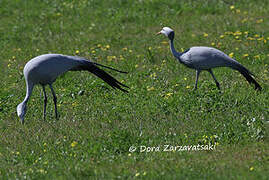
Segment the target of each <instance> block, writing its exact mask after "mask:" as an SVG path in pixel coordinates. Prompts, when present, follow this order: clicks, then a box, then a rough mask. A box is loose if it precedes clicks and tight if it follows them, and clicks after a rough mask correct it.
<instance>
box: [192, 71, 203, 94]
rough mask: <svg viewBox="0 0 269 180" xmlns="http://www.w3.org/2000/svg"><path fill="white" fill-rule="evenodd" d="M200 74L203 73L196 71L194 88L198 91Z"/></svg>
mask: <svg viewBox="0 0 269 180" xmlns="http://www.w3.org/2000/svg"><path fill="white" fill-rule="evenodd" d="M200 72H201V70H196V79H195V86H194V89H193V90H196V89H197V84H198V79H199V75H200Z"/></svg>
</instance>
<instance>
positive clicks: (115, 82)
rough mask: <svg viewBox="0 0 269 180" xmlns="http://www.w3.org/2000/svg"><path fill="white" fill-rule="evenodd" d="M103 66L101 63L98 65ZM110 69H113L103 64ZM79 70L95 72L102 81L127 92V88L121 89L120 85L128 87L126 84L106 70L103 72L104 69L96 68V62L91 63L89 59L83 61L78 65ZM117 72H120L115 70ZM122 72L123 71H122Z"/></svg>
mask: <svg viewBox="0 0 269 180" xmlns="http://www.w3.org/2000/svg"><path fill="white" fill-rule="evenodd" d="M98 65H100V64H98ZM100 66H103V65H100ZM103 67H106V68H109V69H112V70H115V69H113V68H110V67H107V66H103ZM79 69H80V70H87V71H89V72H91V73H93V74H95V75H96V76H97V77H99V78H101V79H102V80H103V81H105V82H106V83H107V84H108V85H110V86H111V87H112V88H114V89H119V90H121V91H122V92H125V93H128V91H127V90H125V89H123V88H122V87H126V88H129V87H128V86H126V85H125V84H123V83H121V82H119V81H118V80H116V79H115V78H114V77H112V76H111V75H109V74H108V73H107V72H105V71H104V70H102V69H100V68H98V67H97V66H96V63H92V62H90V61H83V64H82V65H81V66H80V67H79ZM115 71H118V72H121V71H119V70H115ZM122 72H123V71H122ZM124 73H125V72H124Z"/></svg>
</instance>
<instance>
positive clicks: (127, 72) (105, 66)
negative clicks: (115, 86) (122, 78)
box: [92, 62, 128, 74]
mask: <svg viewBox="0 0 269 180" xmlns="http://www.w3.org/2000/svg"><path fill="white" fill-rule="evenodd" d="M92 63H93V64H95V65H97V66H101V67H104V68H107V69H111V70H113V71H117V72H120V73H124V74H127V73H128V72H125V71H120V70H117V69H114V68H111V67H108V66H105V65H102V64H98V63H96V62H92Z"/></svg>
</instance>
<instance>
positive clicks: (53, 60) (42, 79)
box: [17, 54, 128, 123]
mask: <svg viewBox="0 0 269 180" xmlns="http://www.w3.org/2000/svg"><path fill="white" fill-rule="evenodd" d="M98 66H101V67H105V68H108V69H112V70H114V71H117V72H121V73H126V72H123V71H119V70H117V69H113V68H111V67H107V66H104V65H101V64H98V63H95V62H91V61H89V60H87V59H85V58H82V57H78V56H67V55H62V54H44V55H40V56H37V57H35V58H33V59H31V60H30V61H29V62H28V63H27V64H26V65H25V67H24V70H23V73H24V77H25V81H26V96H25V98H24V100H23V102H22V103H20V104H19V105H18V106H17V114H18V116H19V117H20V119H21V122H22V123H24V116H25V113H26V110H27V102H28V100H29V98H30V96H31V94H32V91H33V88H34V86H35V85H37V84H40V85H41V86H42V89H43V93H44V111H43V117H44V119H45V116H46V105H47V95H46V91H45V86H46V85H49V87H50V89H51V92H52V95H53V101H54V107H55V116H56V118H58V113H57V97H56V94H55V92H54V90H53V87H52V84H53V82H54V81H55V80H56V79H57V77H58V76H59V75H61V74H63V73H65V72H67V71H82V70H84V71H89V72H91V73H93V74H95V75H96V76H98V77H99V78H101V79H102V80H104V81H105V82H106V83H108V84H109V85H110V86H111V87H112V88H117V89H119V90H121V91H123V92H128V91H127V90H125V89H123V88H122V87H127V86H126V85H124V84H122V83H120V82H119V81H117V80H116V79H115V78H113V77H112V76H111V75H109V74H108V73H106V72H105V71H104V70H102V69H100V68H99V67H98ZM127 88H128V87H127Z"/></svg>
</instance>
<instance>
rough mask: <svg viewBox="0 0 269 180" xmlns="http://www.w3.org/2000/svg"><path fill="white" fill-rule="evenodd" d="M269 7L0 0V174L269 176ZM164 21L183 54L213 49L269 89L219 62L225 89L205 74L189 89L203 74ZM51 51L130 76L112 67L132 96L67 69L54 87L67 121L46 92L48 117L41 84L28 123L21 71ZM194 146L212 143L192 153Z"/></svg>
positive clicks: (249, 1) (146, 0) (210, 1)
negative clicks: (22, 109)
mask: <svg viewBox="0 0 269 180" xmlns="http://www.w3.org/2000/svg"><path fill="white" fill-rule="evenodd" d="M268 9H269V1H267V0H257V1H255V0H244V1H243V0H239V1H231V0H225V1H224V0H223V1H217V0H195V1H194V0H192V1H189V0H182V1H177V0H170V1H167V0H140V1H131V0H89V1H86V0H80V1H71V0H66V1H64V0H57V1H52V0H38V1H34V0H27V1H23V0H11V1H8V0H0V59H1V60H0V85H1V88H0V128H1V130H0V133H1V135H0V177H1V178H0V179H268V178H269V175H268V172H269V149H268V147H269V138H268V134H269V131H268V128H269V93H268V88H269V85H268V84H269V21H268V19H269V18H268V17H269V14H268ZM163 26H169V27H171V28H173V29H174V30H175V47H176V48H177V50H178V51H184V50H186V49H187V48H189V47H191V46H212V47H216V48H218V49H220V50H222V51H224V52H225V53H227V54H229V55H230V56H232V57H233V58H235V59H236V60H238V61H239V62H240V63H242V64H243V65H244V66H246V67H247V68H248V69H249V70H250V71H252V72H253V73H254V74H255V79H256V80H257V81H258V82H259V83H260V84H261V86H262V87H263V90H262V91H261V92H257V91H255V90H254V88H253V86H250V85H249V84H248V83H247V81H246V80H245V79H244V77H243V76H241V75H240V73H238V72H236V71H233V70H231V69H228V68H218V69H214V70H213V71H214V74H215V76H216V78H217V79H218V80H219V82H220V85H221V93H220V92H219V91H218V90H217V88H216V86H215V83H214V81H213V79H212V77H211V76H210V74H209V73H207V72H202V73H201V75H200V79H199V82H198V90H197V91H193V90H192V89H193V87H194V83H195V71H194V70H192V69H188V68H186V67H184V66H183V65H181V64H179V63H178V62H177V61H176V59H174V57H173V56H172V54H171V52H170V50H169V45H168V39H167V38H166V37H164V36H156V35H155V34H156V32H158V31H160V30H161V29H162V27H163ZM46 53H61V54H68V55H78V56H83V57H86V58H89V59H91V60H93V61H96V62H98V63H101V64H104V65H108V66H111V67H114V68H117V69H121V70H124V71H128V72H129V73H128V74H127V75H126V74H119V73H116V72H111V71H108V72H109V73H110V74H112V75H113V76H114V77H115V78H117V79H118V80H120V81H121V82H123V83H124V84H126V85H128V86H129V87H130V90H129V93H128V94H126V93H122V92H120V91H117V90H113V89H112V88H110V87H109V86H108V85H107V84H105V83H104V82H103V81H102V80H100V79H98V78H96V77H95V76H93V75H92V74H89V73H88V72H68V73H66V74H64V75H62V76H60V77H59V78H58V79H57V81H56V82H55V83H54V89H55V91H56V94H57V96H58V102H59V104H58V111H59V115H60V118H59V119H58V120H56V119H55V118H54V106H53V101H52V96H51V94H50V93H49V88H47V91H48V94H49V99H48V109H47V119H46V121H44V120H43V118H42V113H43V109H42V108H43V97H42V88H41V87H40V86H36V87H35V89H34V92H33V95H32V97H31V99H30V101H29V102H28V111H27V114H26V117H25V124H24V125H21V123H20V121H19V118H18V117H17V113H16V106H17V105H18V104H19V103H20V102H22V100H23V99H24V96H25V80H24V77H23V67H24V65H25V64H26V62H27V61H29V60H30V59H31V58H33V57H35V56H37V55H40V54H46ZM81 91H83V92H84V93H79V92H81ZM165 145H169V148H172V147H175V146H183V150H182V151H173V148H172V149H171V151H164V147H165ZM198 145H203V146H204V147H207V146H208V147H210V146H213V145H214V146H213V147H214V148H213V149H208V150H201V151H198V150H197V149H196V150H195V149H193V148H192V150H191V151H188V150H187V149H188V148H189V147H190V146H192V147H193V146H198ZM145 147H148V148H147V150H148V151H149V152H145V151H143V150H144V148H145ZM132 148H133V149H132ZM134 148H136V149H134ZM158 148H159V149H158ZM178 148H179V147H178ZM129 150H135V151H134V152H130V151H129ZM142 151H143V152H142Z"/></svg>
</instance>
